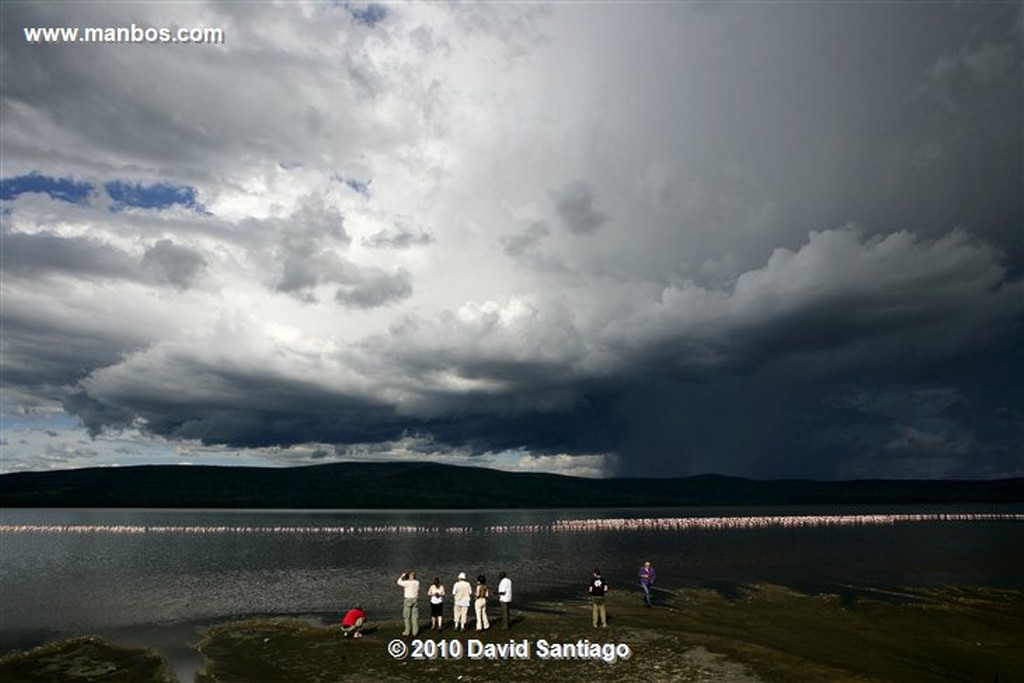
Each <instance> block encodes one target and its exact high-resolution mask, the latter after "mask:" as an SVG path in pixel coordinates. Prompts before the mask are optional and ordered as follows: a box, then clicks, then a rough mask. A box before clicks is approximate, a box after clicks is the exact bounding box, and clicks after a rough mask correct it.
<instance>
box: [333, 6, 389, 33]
mask: <svg viewBox="0 0 1024 683" xmlns="http://www.w3.org/2000/svg"><path fill="white" fill-rule="evenodd" d="M343 6H344V7H345V9H346V10H347V11H348V13H349V14H351V15H352V18H353V19H355V21H356V23H357V24H362V25H364V26H369V27H370V28H373V27H374V26H376V25H377V24H379V23H380V22H381V21H383V20H384V18H385V17H386V16H387V15H388V9H387V7H385V6H384V5H381V4H378V3H376V2H371V3H369V4H368V5H353V4H351V3H348V2H346V3H344V4H343Z"/></svg>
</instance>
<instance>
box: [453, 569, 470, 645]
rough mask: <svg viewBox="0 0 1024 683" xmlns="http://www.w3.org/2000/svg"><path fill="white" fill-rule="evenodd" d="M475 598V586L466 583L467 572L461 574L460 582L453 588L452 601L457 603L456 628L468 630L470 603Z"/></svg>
mask: <svg viewBox="0 0 1024 683" xmlns="http://www.w3.org/2000/svg"><path fill="white" fill-rule="evenodd" d="M472 598H473V586H471V585H469V581H466V572H459V580H458V581H456V582H455V585H454V586H452V600H453V601H454V602H455V628H456V629H458V630H460V631H465V630H466V617H467V616H468V615H469V603H470V601H471V600H472Z"/></svg>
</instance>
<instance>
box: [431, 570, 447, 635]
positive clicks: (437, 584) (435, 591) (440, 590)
mask: <svg viewBox="0 0 1024 683" xmlns="http://www.w3.org/2000/svg"><path fill="white" fill-rule="evenodd" d="M427 597H428V598H430V628H431V630H436V631H440V630H441V627H442V626H443V625H444V586H442V585H441V578H440V577H438V576H435V577H434V583H432V584H430V587H429V588H427Z"/></svg>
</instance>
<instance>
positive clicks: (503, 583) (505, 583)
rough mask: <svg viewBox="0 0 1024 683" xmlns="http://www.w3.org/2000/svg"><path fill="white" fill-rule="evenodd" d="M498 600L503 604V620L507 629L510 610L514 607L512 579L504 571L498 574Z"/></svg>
mask: <svg viewBox="0 0 1024 683" xmlns="http://www.w3.org/2000/svg"><path fill="white" fill-rule="evenodd" d="M498 578H499V579H500V580H499V581H498V602H499V603H500V604H501V622H502V624H503V625H504V627H505V628H506V629H508V624H509V611H510V609H511V607H512V579H510V578H508V574H506V573H505V572H502V573H501V574H499V575H498Z"/></svg>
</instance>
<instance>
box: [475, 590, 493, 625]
mask: <svg viewBox="0 0 1024 683" xmlns="http://www.w3.org/2000/svg"><path fill="white" fill-rule="evenodd" d="M474 604H475V605H476V630H477V631H480V630H482V629H485V628H490V627H491V623H490V622H489V621H487V598H477V599H476V603H474Z"/></svg>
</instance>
